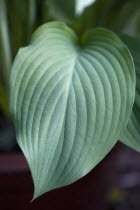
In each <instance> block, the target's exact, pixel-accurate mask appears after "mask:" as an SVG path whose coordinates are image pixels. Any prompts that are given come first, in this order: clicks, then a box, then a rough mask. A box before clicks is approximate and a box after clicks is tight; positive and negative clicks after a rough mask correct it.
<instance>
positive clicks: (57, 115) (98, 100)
mask: <svg viewBox="0 0 140 210" xmlns="http://www.w3.org/2000/svg"><path fill="white" fill-rule="evenodd" d="M134 93H135V72H134V65H133V61H132V57H131V55H130V53H129V50H128V49H127V47H126V46H125V45H124V44H123V43H122V41H121V40H120V39H119V38H118V37H117V36H116V35H115V34H114V33H112V32H111V31H108V30H105V29H100V28H97V29H94V30H91V31H89V32H87V33H85V34H84V35H83V36H82V38H81V39H80V40H79V39H78V38H77V36H76V34H75V32H74V31H72V30H71V29H70V28H69V27H67V26H66V25H65V24H64V23H59V22H52V23H48V24H45V25H43V26H41V27H40V28H39V29H38V30H37V31H36V32H35V33H34V34H33V37H32V41H31V44H30V45H29V46H28V47H25V48H22V49H21V50H20V51H19V53H18V55H17V57H16V59H15V62H14V64H13V68H12V73H11V80H10V96H11V100H10V101H11V111H12V114H13V119H14V123H15V127H16V134H17V139H18V143H19V145H20V147H21V149H22V150H23V152H24V154H25V156H26V158H27V161H28V163H29V166H30V169H31V173H32V177H33V181H34V186H35V192H34V198H36V197H38V196H39V195H41V194H43V193H45V192H47V191H49V190H52V189H55V188H58V187H61V186H65V185H68V184H70V183H73V182H75V181H76V180H78V179H80V178H81V177H83V176H84V175H86V174H87V173H88V172H89V171H90V170H91V169H93V168H94V167H95V166H96V165H97V164H98V163H99V162H100V161H101V160H102V159H103V158H104V157H105V155H106V154H107V153H108V152H109V151H110V150H111V148H112V147H113V146H114V144H115V143H116V141H117V139H118V137H119V135H120V133H121V132H122V130H123V129H124V128H125V127H126V124H127V122H128V119H129V116H130V112H131V109H132V105H133V101H134Z"/></svg>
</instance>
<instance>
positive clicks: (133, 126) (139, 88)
mask: <svg viewBox="0 0 140 210" xmlns="http://www.w3.org/2000/svg"><path fill="white" fill-rule="evenodd" d="M122 39H123V41H124V42H125V43H126V44H127V45H128V47H129V49H130V51H131V53H132V56H133V58H134V63H135V67H136V96H135V103H134V106H133V111H132V114H131V117H130V120H129V122H128V125H127V128H126V129H125V131H124V132H123V134H122V135H121V137H120V139H121V140H122V142H123V143H125V144H127V145H128V146H130V147H132V148H134V149H135V150H137V151H139V152H140V38H133V37H129V36H126V35H124V36H122Z"/></svg>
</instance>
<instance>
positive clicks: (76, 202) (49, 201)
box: [0, 143, 140, 210]
mask: <svg viewBox="0 0 140 210" xmlns="http://www.w3.org/2000/svg"><path fill="white" fill-rule="evenodd" d="M138 162H140V154H138V153H137V152H135V151H133V150H132V149H130V148H128V147H126V146H124V145H122V144H121V143H118V144H117V145H116V146H115V147H114V149H113V150H112V151H111V152H110V153H109V155H108V156H107V157H106V158H104V160H103V161H102V162H101V163H100V164H99V165H98V166H96V167H95V168H94V169H93V170H92V171H91V172H90V173H89V174H88V175H86V176H85V177H83V178H82V179H80V180H79V181H77V182H76V183H74V184H72V185H69V186H67V187H63V188H60V189H57V190H53V191H51V192H48V193H46V194H44V195H43V196H41V197H40V198H38V199H36V200H35V201H34V202H32V203H30V201H31V199H32V195H33V183H32V179H31V175H30V172H29V169H28V165H27V163H26V160H25V158H24V156H23V155H22V154H21V153H18V154H17V153H13V154H12V153H11V154H9V153H8V154H6V153H4V154H3V155H1V156H0V208H1V209H2V210H11V209H14V210H17V209H18V210H19V209H20V210H25V209H27V210H28V209H31V210H32V209H33V210H37V209H38V210H46V209H47V210H59V209H60V210H121V209H123V210H125V209H126V210H130V209H133V210H138V209H140V202H139V199H138V195H140V165H139V164H138ZM129 194H131V199H130V196H129ZM135 194H136V196H137V197H135ZM133 199H134V200H133ZM126 204H127V205H126ZM128 204H129V205H128Z"/></svg>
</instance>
